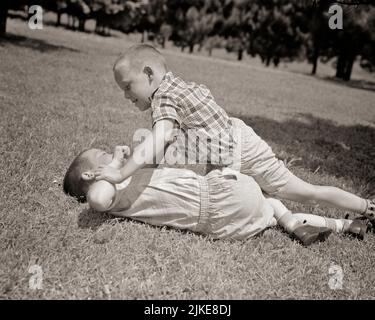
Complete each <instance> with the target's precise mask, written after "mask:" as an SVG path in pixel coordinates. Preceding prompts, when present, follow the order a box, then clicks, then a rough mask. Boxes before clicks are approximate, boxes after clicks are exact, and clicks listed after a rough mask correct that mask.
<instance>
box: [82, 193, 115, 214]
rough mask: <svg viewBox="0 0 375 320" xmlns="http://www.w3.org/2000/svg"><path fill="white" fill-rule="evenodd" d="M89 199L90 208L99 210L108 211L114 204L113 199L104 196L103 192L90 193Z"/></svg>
mask: <svg viewBox="0 0 375 320" xmlns="http://www.w3.org/2000/svg"><path fill="white" fill-rule="evenodd" d="M87 200H88V203H89V205H90V208H92V209H94V210H95V211H98V212H105V211H108V209H109V208H110V207H111V204H112V199H108V198H107V197H103V196H102V195H101V194H89V195H88V199H87Z"/></svg>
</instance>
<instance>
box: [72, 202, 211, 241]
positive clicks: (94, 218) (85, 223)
mask: <svg viewBox="0 0 375 320" xmlns="http://www.w3.org/2000/svg"><path fill="white" fill-rule="evenodd" d="M114 220H117V221H119V222H124V221H131V222H132V223H136V224H140V225H147V226H151V227H152V228H155V229H158V230H162V229H166V230H169V231H172V232H179V233H182V234H188V235H189V234H190V235H198V236H204V235H202V234H199V233H194V232H192V231H190V230H182V229H176V228H173V227H169V226H157V225H151V224H148V223H146V222H142V221H138V220H134V219H132V218H127V217H118V216H114V215H111V214H107V213H101V212H96V211H94V210H93V209H84V210H82V211H81V213H80V214H79V216H78V227H79V228H81V229H91V230H92V231H96V230H98V229H99V228H100V226H101V225H103V224H105V223H109V222H111V221H114ZM207 238H210V237H208V236H207ZM210 239H211V238H210ZM211 240H212V241H215V239H211Z"/></svg>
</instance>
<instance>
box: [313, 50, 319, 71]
mask: <svg viewBox="0 0 375 320" xmlns="http://www.w3.org/2000/svg"><path fill="white" fill-rule="evenodd" d="M318 59H319V49H314V55H313V61H312V63H313V67H312V70H311V74H312V75H314V74H316V70H317V69H318Z"/></svg>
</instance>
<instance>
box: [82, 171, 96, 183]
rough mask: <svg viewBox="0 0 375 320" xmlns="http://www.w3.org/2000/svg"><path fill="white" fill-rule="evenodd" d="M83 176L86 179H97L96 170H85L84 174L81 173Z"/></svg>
mask: <svg viewBox="0 0 375 320" xmlns="http://www.w3.org/2000/svg"><path fill="white" fill-rule="evenodd" d="M81 177H82V179H83V180H85V181H92V180H94V179H95V175H94V172H92V171H85V172H83V173H82V175H81Z"/></svg>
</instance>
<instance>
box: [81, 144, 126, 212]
mask: <svg viewBox="0 0 375 320" xmlns="http://www.w3.org/2000/svg"><path fill="white" fill-rule="evenodd" d="M129 156H130V148H129V147H128V146H116V147H115V151H114V154H113V160H112V162H111V163H110V164H109V165H108V166H109V167H111V168H115V169H120V168H121V167H123V166H124V165H125V163H126V159H127V158H129ZM115 195H116V188H115V186H114V185H113V184H112V183H110V182H108V181H105V180H101V181H97V182H95V183H94V184H93V185H92V186H91V187H90V190H89V192H88V193H87V201H88V203H89V205H90V207H91V208H93V209H94V210H96V211H100V212H103V211H107V210H108V209H109V208H110V206H111V205H112V202H113V200H114V198H115Z"/></svg>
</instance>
